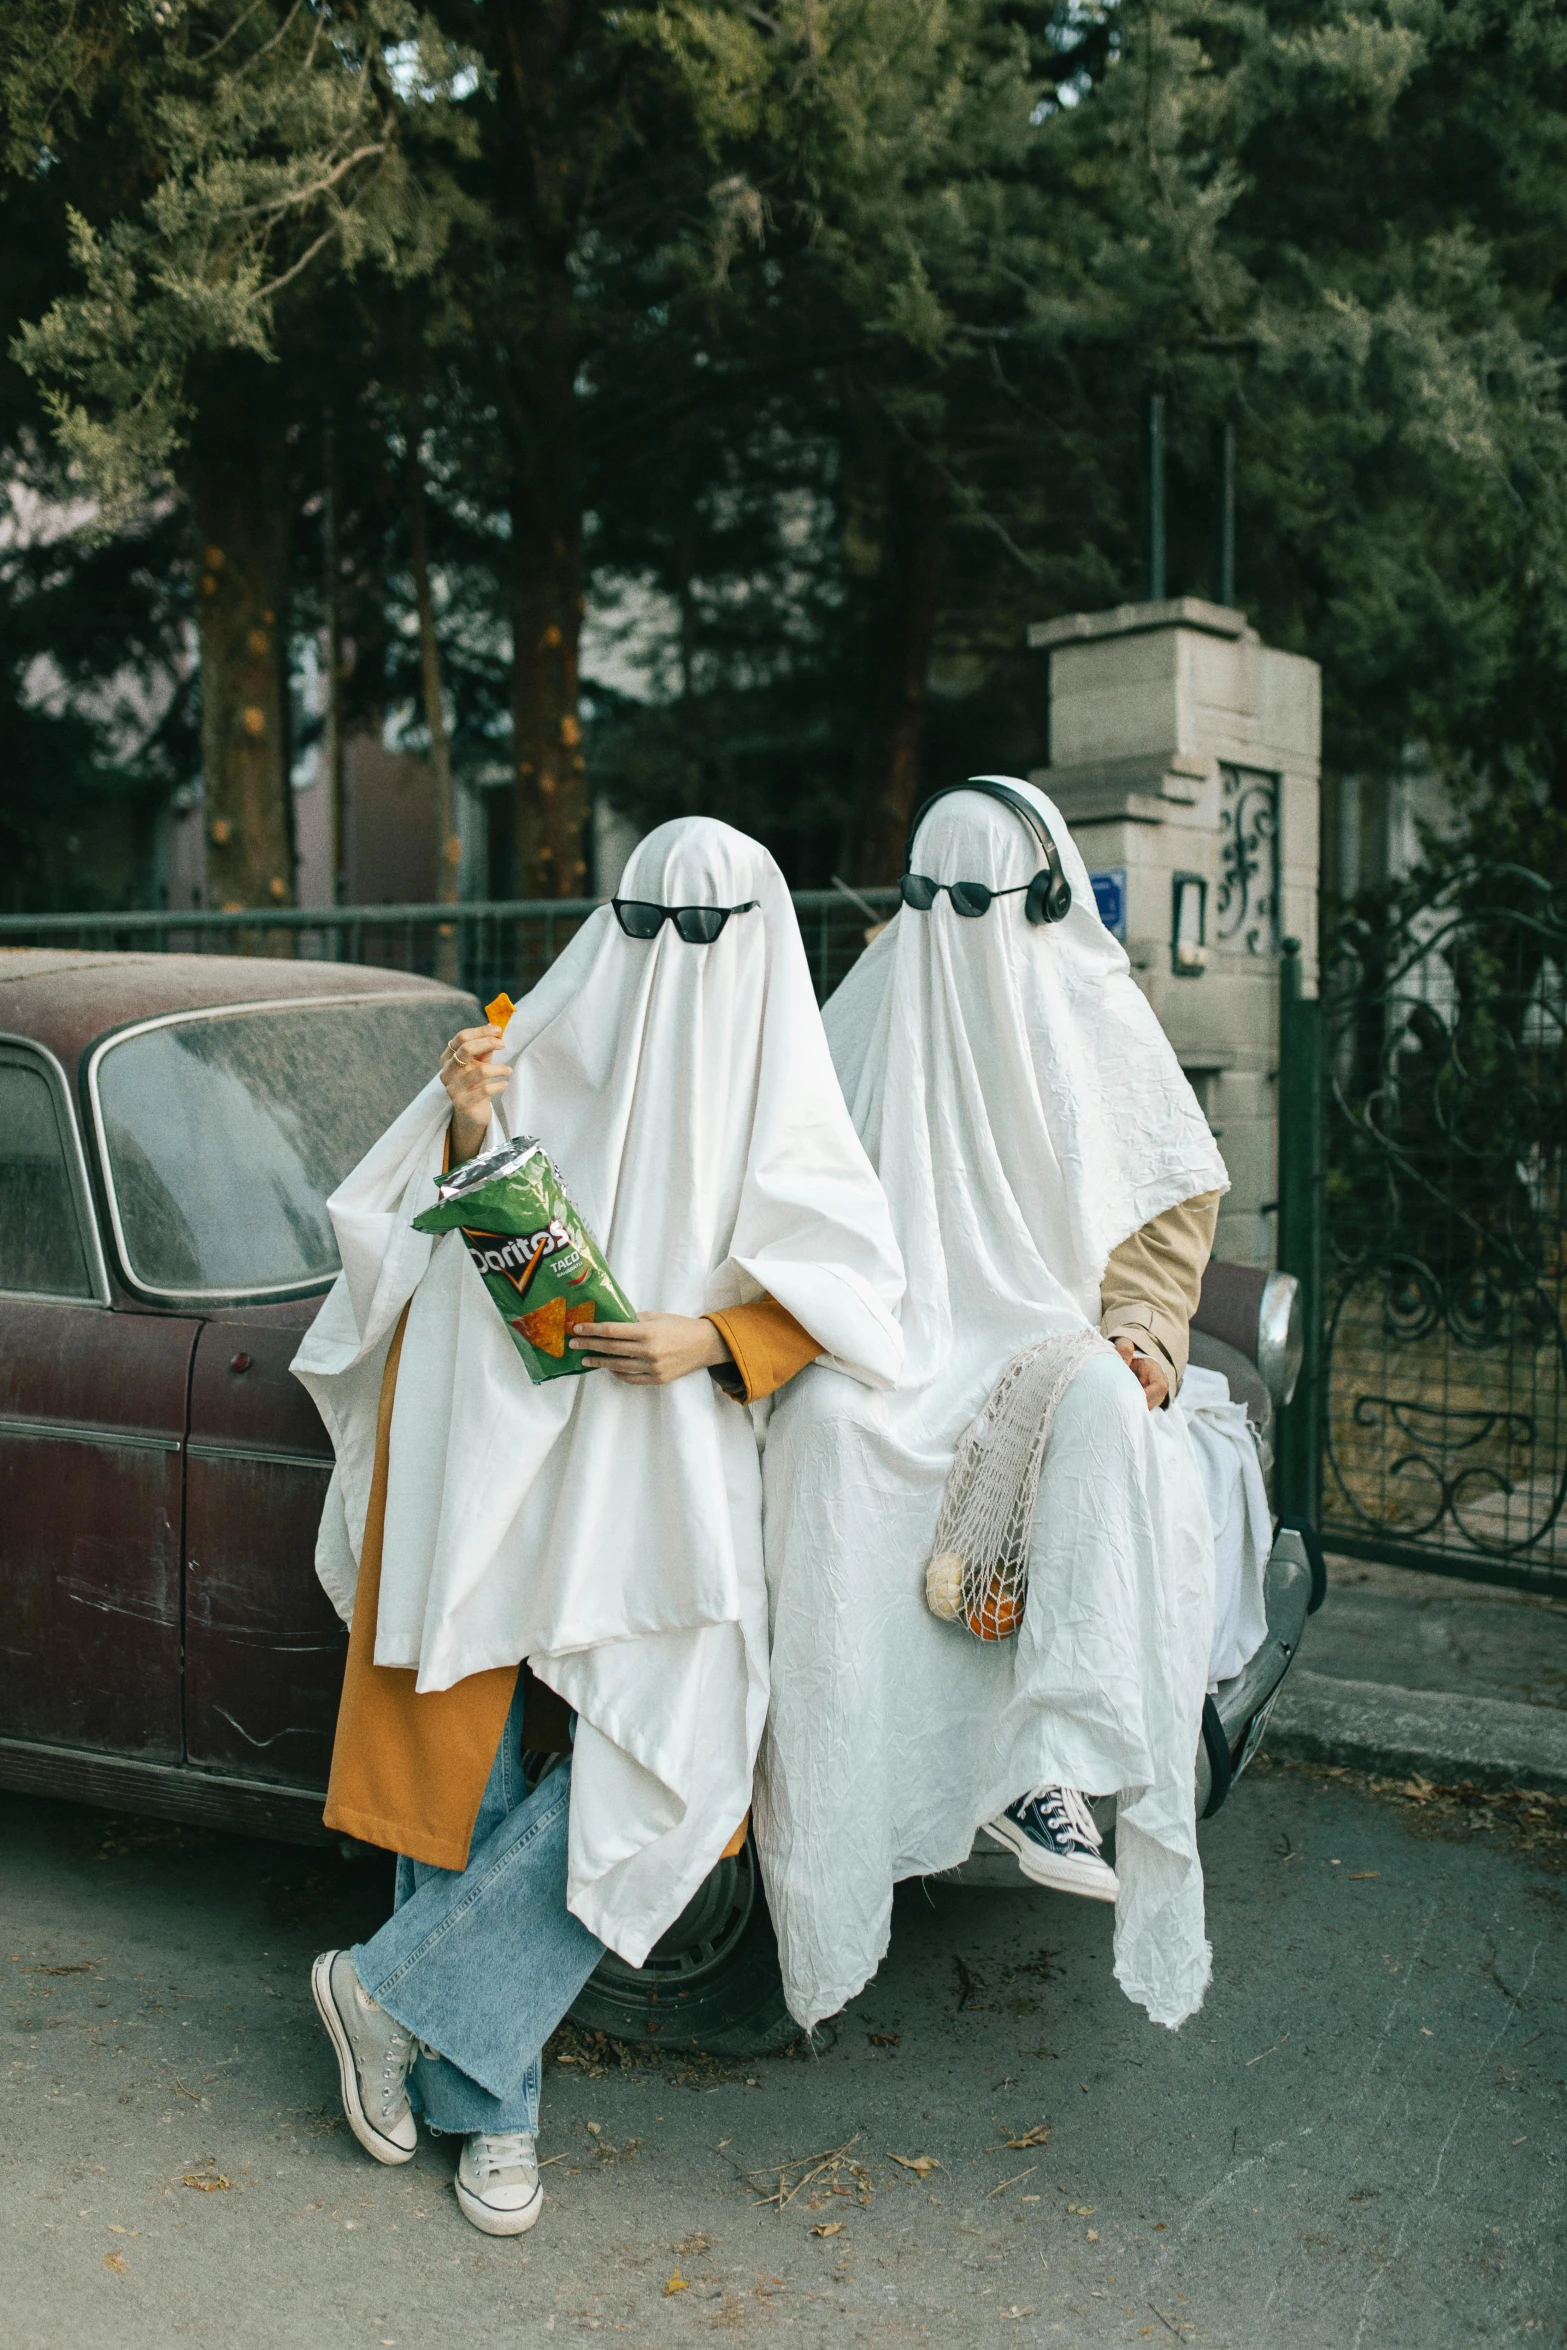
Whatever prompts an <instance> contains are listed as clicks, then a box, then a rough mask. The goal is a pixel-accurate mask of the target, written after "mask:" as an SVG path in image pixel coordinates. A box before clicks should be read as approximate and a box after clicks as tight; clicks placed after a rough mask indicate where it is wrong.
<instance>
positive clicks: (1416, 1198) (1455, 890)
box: [1280, 866, 1567, 1592]
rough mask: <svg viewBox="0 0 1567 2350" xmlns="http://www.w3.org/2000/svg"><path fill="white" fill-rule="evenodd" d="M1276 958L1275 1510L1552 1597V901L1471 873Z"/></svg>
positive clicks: (1359, 1549) (1560, 1205) (1530, 886)
mask: <svg viewBox="0 0 1567 2350" xmlns="http://www.w3.org/2000/svg"><path fill="white" fill-rule="evenodd" d="M1298 972H1299V961H1298V957H1296V958H1290V957H1286V965H1285V976H1284V988H1283V1007H1282V1019H1281V1038H1280V1043H1281V1053H1280V1061H1281V1068H1280V1216H1281V1229H1280V1253H1281V1261H1283V1262H1285V1263H1286V1264H1287V1265H1288V1267H1289V1269H1290V1270H1292V1271H1296V1272H1299V1273H1300V1274H1301V1275H1302V1278H1303V1279H1304V1280H1305V1281H1306V1283H1307V1286H1308V1292H1309V1294H1310V1296H1311V1298H1312V1300H1313V1302H1314V1314H1313V1329H1312V1339H1311V1347H1310V1352H1309V1355H1308V1362H1307V1366H1306V1371H1305V1374H1304V1375H1303V1378H1302V1382H1301V1387H1300V1390H1299V1393H1298V1399H1297V1402H1296V1403H1295V1404H1294V1405H1292V1407H1291V1409H1290V1412H1289V1413H1288V1414H1287V1415H1286V1421H1287V1425H1286V1428H1285V1430H1284V1435H1283V1452H1282V1460H1281V1467H1282V1473H1283V1477H1284V1484H1285V1492H1286V1499H1287V1501H1288V1502H1289V1503H1290V1504H1292V1505H1293V1506H1294V1507H1297V1508H1306V1509H1311V1510H1314V1512H1315V1514H1317V1515H1318V1516H1319V1518H1320V1523H1321V1526H1322V1530H1323V1533H1324V1536H1325V1538H1326V1539H1327V1541H1328V1542H1329V1544H1330V1546H1331V1547H1333V1548H1336V1549H1338V1550H1341V1551H1347V1552H1349V1553H1350V1554H1352V1555H1359V1556H1363V1557H1367V1558H1380V1559H1387V1560H1390V1561H1393V1562H1395V1563H1402V1564H1406V1565H1410V1566H1420V1567H1427V1568H1436V1569H1439V1570H1442V1571H1445V1572H1448V1573H1454V1574H1463V1575H1468V1576H1473V1577H1475V1578H1476V1579H1481V1580H1486V1581H1492V1582H1498V1583H1507V1584H1513V1585H1516V1586H1519V1587H1521V1588H1525V1589H1532V1590H1544V1591H1557V1592H1567V1328H1564V1315H1567V906H1564V904H1563V903H1562V900H1561V898H1560V897H1559V896H1558V895H1557V894H1556V893H1554V892H1553V890H1552V889H1551V887H1550V885H1549V884H1548V883H1547V882H1546V881H1544V880H1543V879H1542V878H1541V877H1540V876H1539V875H1537V874H1533V873H1528V872H1524V871H1521V870H1519V869H1517V868H1513V867H1504V866H1492V867H1470V868H1468V869H1466V870H1464V871H1461V872H1458V873H1455V874H1452V875H1450V876H1448V877H1447V878H1446V879H1445V880H1443V881H1442V882H1441V883H1440V884H1439V885H1435V886H1433V887H1432V888H1431V889H1430V891H1429V892H1427V893H1425V894H1417V893H1414V892H1409V893H1406V894H1404V895H1403V896H1401V897H1399V898H1396V899H1394V900H1391V901H1390V902H1388V903H1385V904H1383V905H1380V906H1376V907H1373V908H1370V909H1363V910H1361V911H1359V912H1357V913H1355V914H1353V915H1351V916H1350V917H1349V918H1347V919H1346V920H1345V921H1343V922H1341V923H1340V924H1339V925H1338V927H1337V928H1336V930H1335V931H1334V932H1333V934H1332V935H1331V937H1330V938H1329V939H1328V941H1327V942H1326V946H1325V952H1324V957H1323V968H1322V979H1321V992H1320V997H1319V1000H1318V1001H1317V1002H1316V1003H1314V1004H1313V1003H1308V1002H1306V1001H1304V1000H1303V997H1302V991H1301V989H1300V986H1299V983H1298Z"/></svg>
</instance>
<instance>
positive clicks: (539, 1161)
mask: <svg viewBox="0 0 1567 2350" xmlns="http://www.w3.org/2000/svg"><path fill="white" fill-rule="evenodd" d="M435 1190H436V1201H435V1206H434V1207H433V1208H426V1209H425V1211H424V1213H423V1215H421V1216H415V1218H414V1230H415V1231H416V1232H453V1231H457V1232H461V1234H462V1236H463V1238H464V1240H465V1241H466V1242H467V1244H468V1254H469V1256H470V1258H471V1259H472V1260H473V1263H474V1265H475V1267H476V1268H477V1270H478V1271H479V1272H480V1273H481V1274H482V1275H483V1277H484V1286H485V1288H486V1289H487V1290H488V1291H489V1293H490V1295H491V1297H492V1298H493V1299H494V1301H495V1303H496V1305H497V1306H498V1307H499V1309H500V1312H501V1314H502V1316H503V1318H504V1320H505V1322H506V1326H507V1328H508V1329H509V1330H510V1332H511V1334H512V1339H513V1342H514V1343H515V1345H516V1348H517V1352H518V1353H519V1354H520V1355H521V1357H522V1359H523V1361H524V1362H525V1363H526V1364H527V1366H528V1376H529V1378H530V1379H532V1380H533V1382H534V1383H535V1385H537V1384H538V1383H539V1382H540V1381H541V1380H544V1379H563V1378H566V1377H569V1375H570V1374H571V1373H572V1372H574V1371H582V1370H585V1369H586V1367H587V1366H586V1364H585V1363H584V1361H583V1359H582V1356H581V1355H580V1354H576V1353H574V1352H573V1351H572V1349H571V1348H570V1347H568V1346H567V1344H566V1341H567V1339H568V1338H569V1337H571V1336H572V1334H573V1332H576V1331H581V1330H584V1329H586V1328H587V1326H588V1325H589V1324H590V1323H592V1322H634V1321H635V1320H636V1318H637V1317H636V1310H635V1308H634V1307H633V1306H632V1305H631V1304H630V1303H629V1302H628V1301H627V1298H626V1295H625V1292H624V1291H623V1290H622V1288H621V1286H620V1284H619V1282H618V1281H617V1280H616V1279H615V1276H614V1274H613V1273H612V1272H611V1271H610V1269H609V1267H608V1265H607V1264H606V1263H605V1262H604V1258H603V1255H602V1253H601V1252H600V1249H599V1245H598V1242H597V1241H596V1240H595V1239H594V1237H593V1235H592V1233H591V1232H590V1231H589V1230H588V1228H587V1226H586V1224H584V1222H583V1221H582V1218H581V1216H580V1215H579V1214H578V1212H577V1208H576V1204H575V1202H574V1201H573V1199H572V1197H571V1194H570V1193H569V1192H568V1191H567V1189H566V1186H565V1184H564V1183H563V1182H562V1181H561V1179H560V1171H559V1169H558V1168H557V1167H556V1165H555V1163H554V1161H553V1160H552V1159H551V1157H550V1155H549V1153H548V1151H546V1149H545V1148H544V1145H543V1144H542V1143H541V1142H538V1141H536V1140H535V1139H534V1138H533V1137H532V1136H531V1135H517V1136H514V1137H513V1139H512V1140H511V1141H510V1142H508V1143H507V1144H506V1145H505V1147H504V1148H503V1149H501V1150H498V1151H490V1152H488V1153H487V1154H486V1156H485V1157H483V1158H481V1159H470V1160H469V1161H468V1163H467V1165H466V1166H463V1167H454V1168H453V1170H452V1172H451V1173H450V1174H449V1175H443V1176H442V1177H441V1178H440V1179H439V1181H438V1182H437V1184H436V1187H435Z"/></svg>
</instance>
